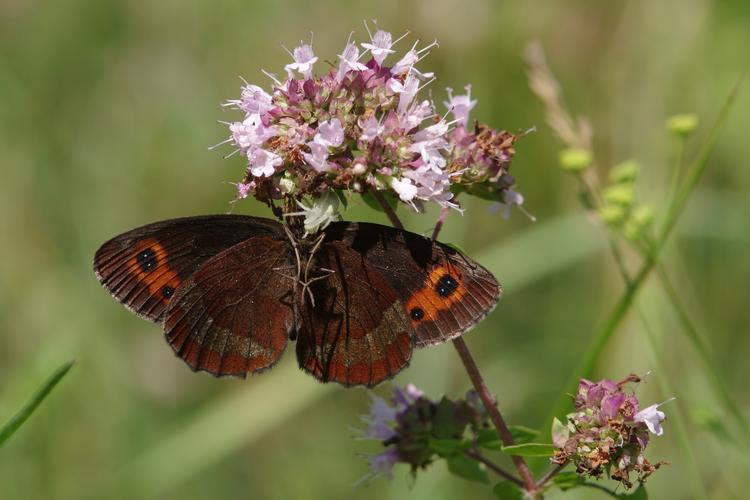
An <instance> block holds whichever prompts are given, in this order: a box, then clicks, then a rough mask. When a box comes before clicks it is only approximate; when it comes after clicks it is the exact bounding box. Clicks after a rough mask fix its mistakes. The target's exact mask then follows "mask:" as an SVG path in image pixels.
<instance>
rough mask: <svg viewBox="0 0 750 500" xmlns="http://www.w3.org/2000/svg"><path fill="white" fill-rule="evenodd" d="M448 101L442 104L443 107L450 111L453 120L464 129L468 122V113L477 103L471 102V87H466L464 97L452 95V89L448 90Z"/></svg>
mask: <svg viewBox="0 0 750 500" xmlns="http://www.w3.org/2000/svg"><path fill="white" fill-rule="evenodd" d="M448 99H449V100H448V101H446V102H444V103H443V104H445V107H447V108H448V109H450V110H451V113H453V118H455V119H456V121H457V122H458V123H459V124H460V125H462V126H464V127H466V125H467V123H468V122H469V111H471V110H472V109H474V106H476V105H477V101H476V100H474V101H472V100H471V85H467V86H466V95H457V96H454V95H453V89H451V88H448Z"/></svg>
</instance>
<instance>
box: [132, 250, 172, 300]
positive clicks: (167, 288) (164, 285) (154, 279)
mask: <svg viewBox="0 0 750 500" xmlns="http://www.w3.org/2000/svg"><path fill="white" fill-rule="evenodd" d="M127 265H128V270H130V272H131V273H133V274H134V275H135V276H136V278H137V279H138V281H140V282H141V283H143V284H145V285H146V286H148V291H149V292H150V294H151V295H152V296H156V297H160V298H162V299H163V301H164V302H167V301H168V300H169V297H170V296H171V295H172V293H173V292H174V290H175V289H176V288H177V287H178V286H179V285H180V283H181V280H180V277H179V276H178V275H177V272H176V271H174V270H173V269H171V268H170V267H169V264H167V251H166V250H165V249H164V247H163V246H162V245H161V244H160V243H159V242H158V241H157V240H156V239H155V238H147V239H145V240H143V241H139V242H138V244H137V245H135V247H133V257H131V258H130V259H128V262H127Z"/></svg>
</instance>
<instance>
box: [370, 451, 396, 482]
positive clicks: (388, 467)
mask: <svg viewBox="0 0 750 500" xmlns="http://www.w3.org/2000/svg"><path fill="white" fill-rule="evenodd" d="M398 460H399V457H398V450H396V448H393V447H389V448H388V449H386V450H385V451H383V452H381V453H378V454H377V455H373V456H371V457H370V471H372V473H373V474H382V475H384V476H386V477H388V478H389V479H393V466H394V465H396V462H398Z"/></svg>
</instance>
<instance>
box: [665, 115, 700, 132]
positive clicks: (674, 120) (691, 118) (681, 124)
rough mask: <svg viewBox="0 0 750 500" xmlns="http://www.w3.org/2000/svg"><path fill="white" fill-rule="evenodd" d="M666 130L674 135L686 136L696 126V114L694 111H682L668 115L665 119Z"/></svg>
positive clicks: (693, 130)
mask: <svg viewBox="0 0 750 500" xmlns="http://www.w3.org/2000/svg"><path fill="white" fill-rule="evenodd" d="M666 125H667V130H669V131H670V132H672V133H673V134H675V135H679V136H681V137H687V136H689V135H690V134H692V133H693V132H695V129H696V128H698V115H696V114H695V113H683V114H679V115H674V116H670V117H669V118H668V119H667V123H666Z"/></svg>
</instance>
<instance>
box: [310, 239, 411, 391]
mask: <svg viewBox="0 0 750 500" xmlns="http://www.w3.org/2000/svg"><path fill="white" fill-rule="evenodd" d="M316 261H317V263H318V265H319V266H321V267H322V268H325V269H327V270H328V272H329V273H330V274H328V276H327V277H325V278H324V279H321V280H318V281H316V282H314V283H312V284H311V285H310V286H311V291H312V292H313V296H314V298H315V306H314V307H313V306H312V304H311V303H309V302H308V303H307V306H308V307H306V308H305V310H304V312H303V324H302V331H301V332H300V333H299V337H298V339H297V359H298V361H299V364H300V367H301V368H302V369H303V370H305V371H307V372H309V373H311V374H312V375H313V376H315V377H316V378H318V379H319V380H321V381H323V382H328V381H334V382H338V383H340V384H343V385H346V386H352V385H365V386H367V387H372V386H374V385H376V384H378V383H380V382H382V381H383V380H386V379H389V378H392V377H393V376H394V375H396V373H398V372H399V371H401V370H402V369H403V368H405V367H406V366H407V365H408V364H409V360H410V358H411V353H412V346H413V344H414V338H413V336H414V333H413V330H412V328H411V325H410V323H409V318H408V317H407V316H406V313H405V312H404V309H403V307H402V305H401V303H400V302H399V300H398V297H397V295H396V293H395V292H394V290H393V289H392V288H391V286H390V285H389V283H388V282H387V280H386V279H385V278H384V277H383V276H382V275H381V273H380V272H379V271H378V270H377V269H376V268H375V267H373V266H372V265H371V264H370V263H369V262H367V261H366V260H364V259H363V258H362V256H361V255H360V254H359V253H358V252H356V251H354V250H353V249H352V248H350V247H349V246H348V245H347V244H345V243H343V242H337V241H334V242H330V243H325V244H323V245H322V246H321V248H320V249H319V250H318V252H317V254H316Z"/></svg>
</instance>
